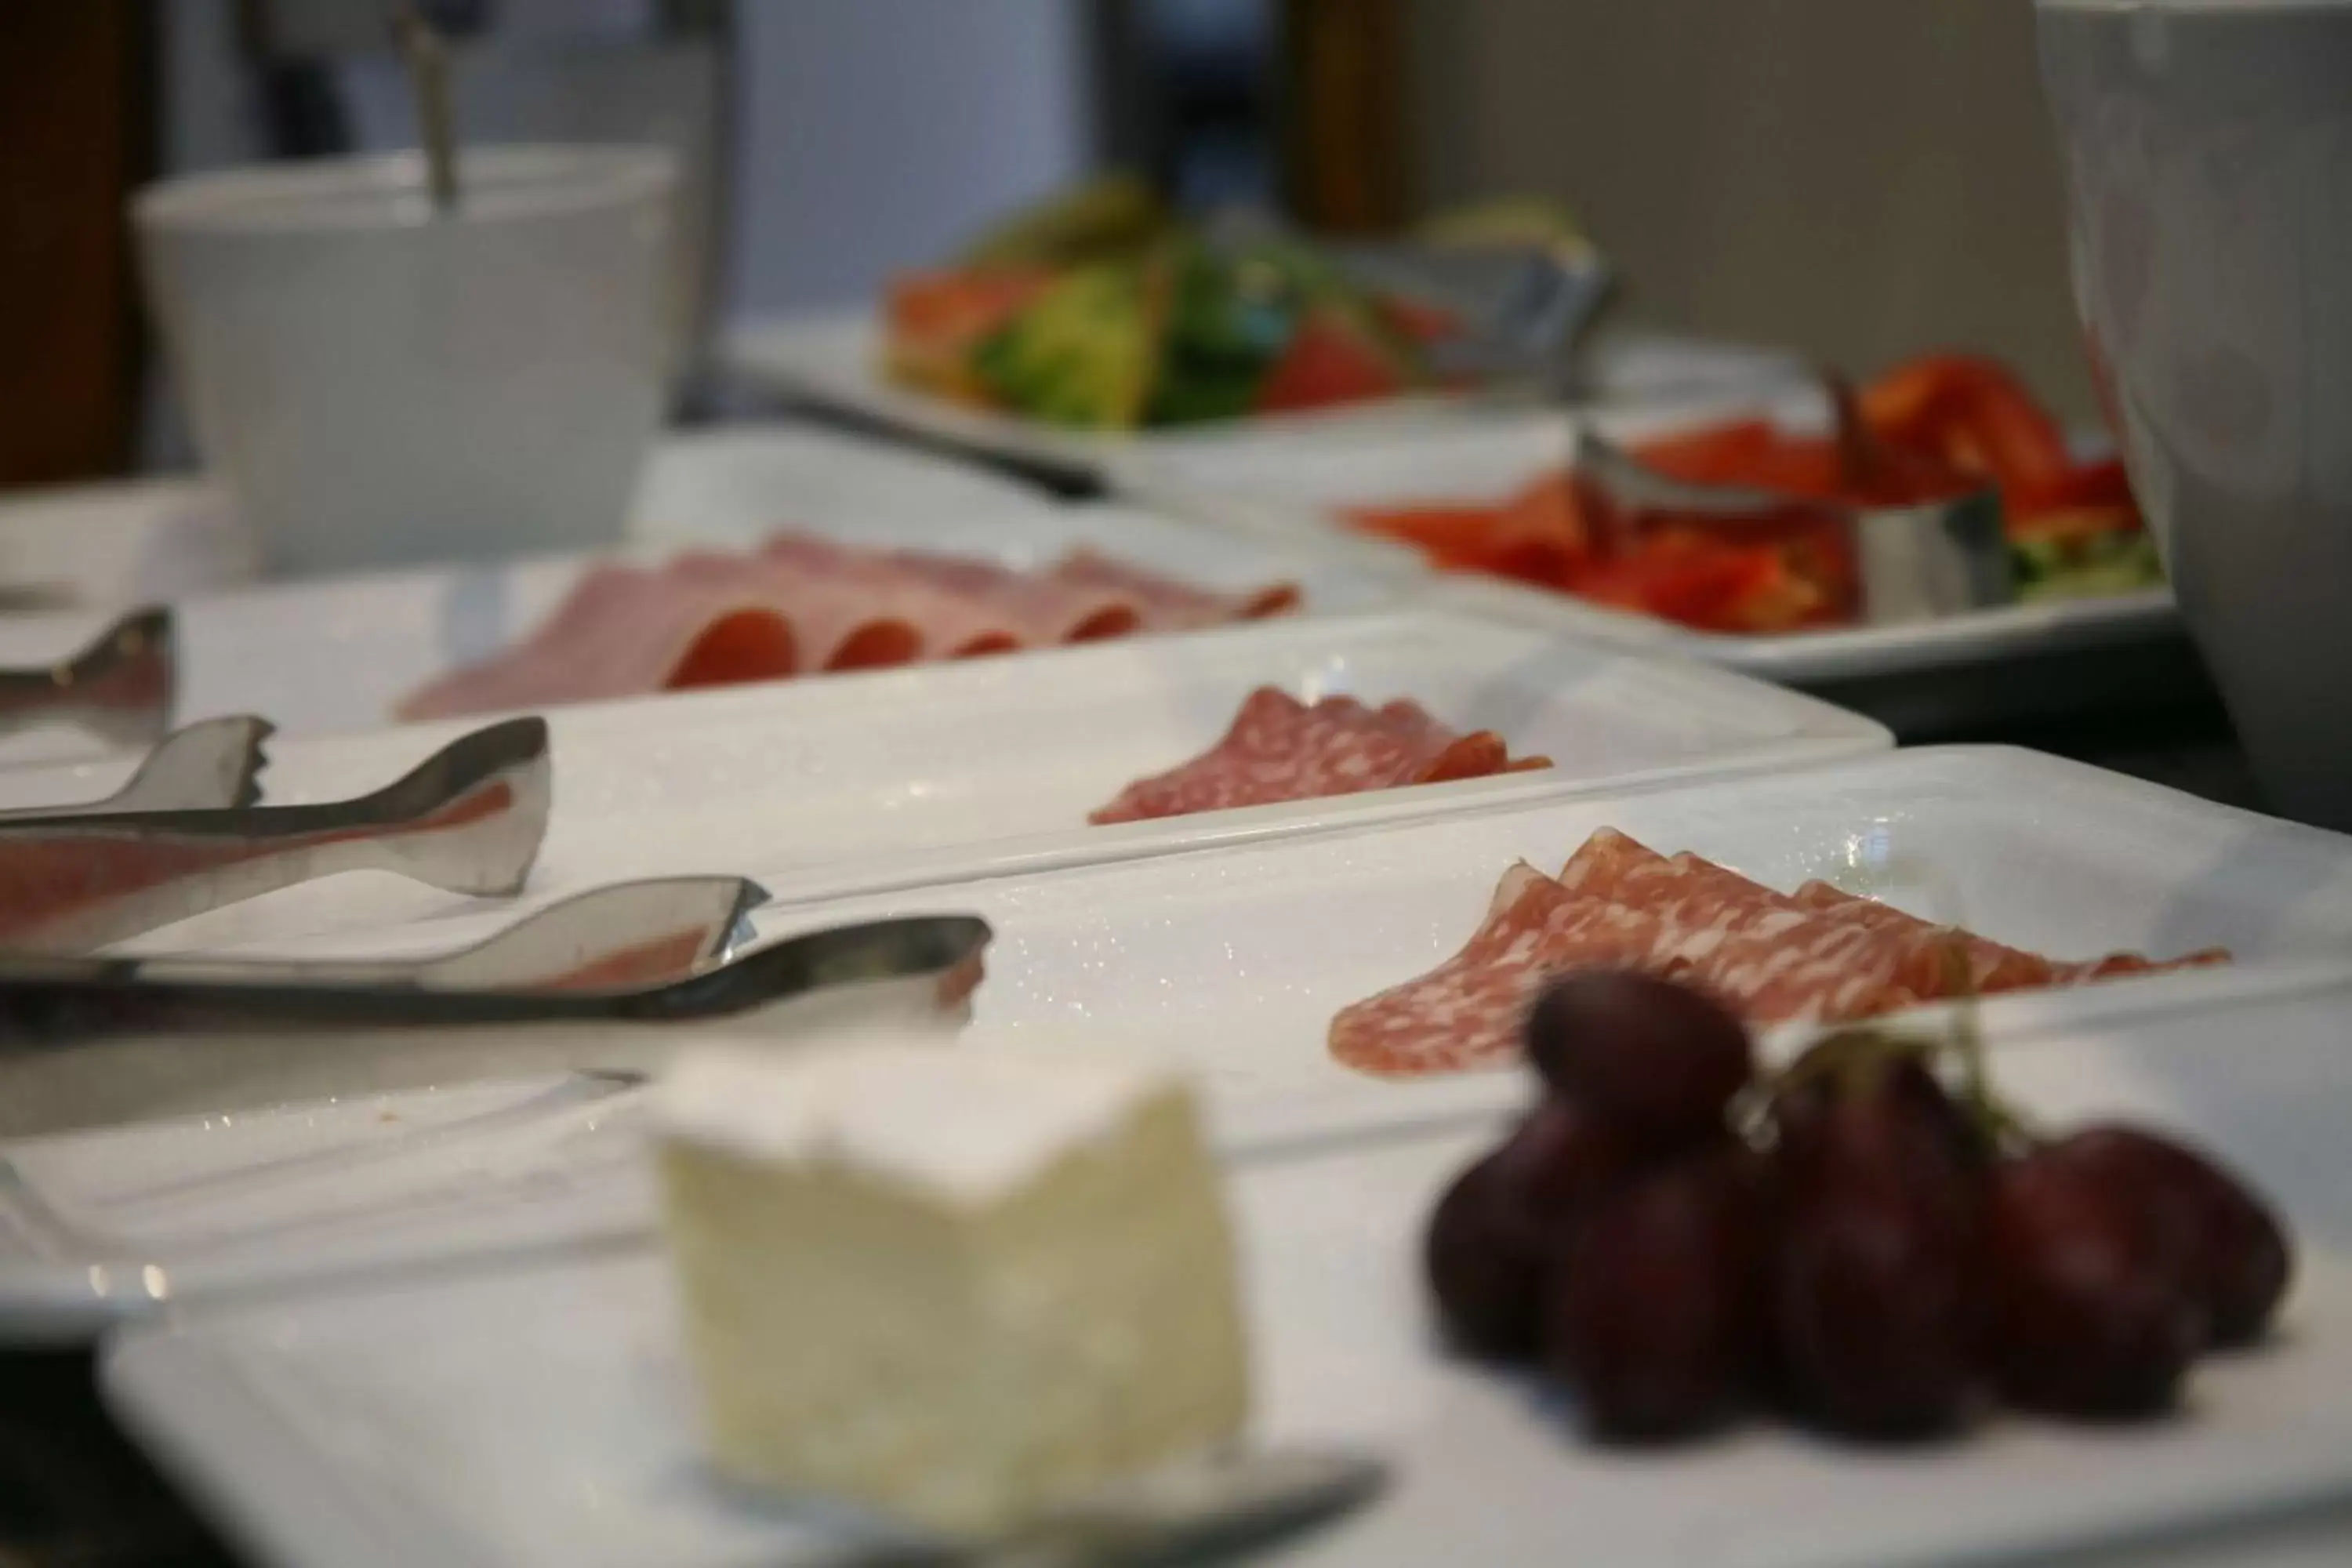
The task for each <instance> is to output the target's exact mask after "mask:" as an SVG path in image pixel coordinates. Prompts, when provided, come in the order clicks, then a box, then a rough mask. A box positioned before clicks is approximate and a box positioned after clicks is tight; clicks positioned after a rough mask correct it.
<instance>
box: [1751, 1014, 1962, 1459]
mask: <svg viewBox="0 0 2352 1568" xmlns="http://www.w3.org/2000/svg"><path fill="white" fill-rule="evenodd" d="M1802 1059H1803V1058H1800V1060H1802ZM1773 1117H1774V1122H1775V1125H1776V1128H1777V1131H1778V1134H1779V1139H1778V1142H1777V1143H1776V1144H1775V1147H1774V1150H1773V1160H1774V1164H1775V1166H1776V1168H1777V1169H1778V1170H1779V1171H1780V1175H1781V1179H1782V1187H1783V1192H1784V1194H1785V1196H1786V1203H1787V1208H1786V1212H1785V1214H1784V1215H1783V1220H1782V1227H1781V1232H1780V1255H1779V1258H1778V1260H1777V1267H1776V1269H1775V1274H1774V1279H1773V1298H1772V1310H1773V1332H1774V1349H1775V1351H1776V1352H1777V1355H1778V1363H1777V1370H1778V1371H1779V1373H1780V1377H1781V1379H1782V1381H1783V1383H1784V1384H1786V1391H1787V1393H1788V1394H1790V1397H1791V1398H1792V1399H1793V1400H1794V1402H1795V1403H1796V1404H1797V1405H1798V1406H1799V1407H1800V1408H1801V1409H1802V1410H1803V1411H1804V1412H1805V1413H1806V1414H1807V1415H1810V1416H1811V1417H1812V1418H1813V1419H1815V1420H1817V1421H1819V1422H1821V1423H1822V1424H1823V1425H1824V1426H1829V1427H1830V1428H1832V1430H1836V1431H1841V1432H1848V1433H1853V1434H1857V1435H1866V1436H1918V1435H1924V1434H1927V1433H1929V1432H1934V1431H1937V1430H1940V1429H1942V1428H1945V1427H1948V1426H1951V1425H1952V1424H1953V1423H1954V1422H1955V1421H1957V1420H1958V1417H1959V1415H1960V1414H1961V1412H1962V1410H1963V1408H1964V1406H1965V1405H1966V1402H1967V1399H1968V1395H1969V1387H1970V1381H1971V1380H1970V1376H1969V1370H1970V1356H1971V1351H1972V1349H1973V1344H1974V1339H1975V1331H1976V1327H1977V1316H1976V1311H1975V1289H1974V1279H1973V1268H1974V1263H1975V1258H1974V1227H1975V1224H1976V1218H1977V1211H1978V1208H1979V1196H1980V1189H1981V1185H1982V1183H1981V1178H1980V1170H1981V1167H1980V1166H1979V1164H1977V1163H1975V1156H1974V1153H1973V1151H1972V1146H1971V1145H1970V1144H1969V1142H1966V1141H1964V1140H1963V1139H1962V1138H1961V1136H1960V1134H1961V1133H1962V1132H1963V1131H1965V1130H1966V1126H1967V1124H1966V1122H1965V1121H1964V1119H1963V1118H1962V1117H1961V1116H1960V1114H1959V1112H1958V1110H1955V1109H1954V1108H1953V1106H1952V1103H1951V1101H1950V1100H1948V1098H1947V1097H1946V1096H1945V1094H1944V1090H1943V1087H1942V1086H1941V1085H1940V1084H1939V1083H1937V1081H1936V1078H1935V1075H1934V1074H1933V1073H1931V1072H1929V1071H1928V1070H1927V1068H1926V1067H1925V1066H1924V1065H1923V1064H1921V1063H1920V1062H1919V1061H1918V1060H1917V1059H1916V1058H1905V1057H1885V1056H1880V1057H1876V1058H1865V1059H1856V1060H1855V1061H1853V1063H1852V1064H1851V1065H1849V1066H1846V1067H1843V1068H1834V1069H1831V1070H1828V1071H1824V1072H1822V1073H1820V1074H1819V1075H1818V1076H1813V1075H1808V1074H1805V1073H1803V1072H1802V1071H1800V1074H1799V1078H1798V1081H1797V1082H1796V1083H1795V1084H1794V1085H1793V1086H1792V1087H1791V1088H1790V1089H1787V1090H1784V1091H1783V1092H1782V1093H1781V1094H1780V1095H1779V1096H1777V1097H1776V1098H1775V1100H1774V1102H1773Z"/></svg>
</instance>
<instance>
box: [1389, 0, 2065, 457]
mask: <svg viewBox="0 0 2352 1568" xmlns="http://www.w3.org/2000/svg"><path fill="white" fill-rule="evenodd" d="M1405 3H1406V4H1407V5H1409V7H1410V11H1409V22H1408V26H1407V28H1406V34H1407V38H1408V44H1407V49H1408V52H1409V56H1410V60H1409V66H1410V68H1409V70H1408V72H1407V77H1408V80H1409V82H1410V89H1409V90H1410V93H1411V99H1410V101H1409V103H1408V104H1407V106H1406V109H1405V113H1406V117H1407V122H1408V125H1409V127H1410V136H1409V142H1410V145H1411V148H1412V154H1411V157H1412V163H1411V166H1410V167H1409V169H1408V171H1407V177H1408V179H1409V182H1410V184H1411V185H1412V188H1413V190H1414V193H1415V197H1416V202H1417V205H1423V206H1426V205H1430V204H1433V203H1443V202H1445V201H1448V200H1454V199H1458V198H1461V197H1464V196H1468V195H1476V194H1479V193H1482V192H1489V191H1495V190H1513V189H1522V188H1524V189H1537V190H1543V191H1548V192H1550V193H1552V194H1555V195H1559V197H1561V198H1562V199H1564V200H1566V201H1568V202H1569V203H1570V204H1571V205H1573V206H1574V207H1575V208H1576V210H1577V211H1578V212H1579V213H1580V214H1581V215H1582V216H1584V218H1585V219H1586V220H1587V222H1588V223H1589V224H1590V225H1591V228H1592V230H1593V233H1594V235H1595V237H1597V238H1598V239H1599V240H1600V241H1601V245H1602V246H1603V247H1605V248H1606V249H1607V250H1608V251H1609V252H1610V253H1611V255H1612V257H1614V258H1616V259H1617V260H1618V261H1619V262H1620V263H1621V264H1622V267H1623V269H1624V272H1625V274H1626V276H1627V277H1628V278H1629V279H1631V280H1632V290H1631V293H1630V294H1629V297H1628V300H1627V301H1626V302H1627V305H1628V307H1629V308H1630V309H1631V310H1633V311H1635V312H1636V313H1638V314H1639V315H1640V316H1641V317H1643V319H1644V320H1647V321H1654V322H1657V323H1661V324H1665V325H1671V326H1674V327H1675V328H1677V329H1683V330H1688V331H1697V332H1704V333H1714V334H1718V335H1723V336H1727V337H1734V338H1746V339H1753V340H1758V341H1763V342H1784V343H1789V344H1792V345H1795V346H1798V347H1801V348H1803V349H1804V350H1806V351H1808V352H1810V353H1813V354H1815V355H1818V356H1821V357H1822V358H1825V359H1827V360H1829V361H1831V362H1832V363H1836V364H1839V365H1842V366H1844V367H1846V368H1848V369H1852V370H1857V371H1859V370H1866V369H1868V368H1870V367H1872V366H1874V365H1878V364H1882V363H1885V362H1887V361H1889V360H1892V359H1894V358H1895V357H1896V356H1898V355H1901V354H1904V353H1911V352H1914V351H1916V350H1919V349H1922V348H1927V347H1931V346H1935V345H1937V344H1945V343H1949V344H1961V345H1966V346H1968V347H1970V348H1972V349H1978V350H1982V351H1985V352H1989V353H1997V354H2000V355H2001V356H2003V357H2005V358H2007V359H2009V360H2011V361H2012V362H2013V363H2016V364H2017V365H2018V366H2019V367H2020V368H2021V370H2022V371H2023V372H2024V373H2025V374H2026V376H2027V378H2028V379H2029V380H2030V381H2031V382H2032V384H2034V385H2035V386H2036V387H2037V388H2039V389H2041V390H2042V391H2043V392H2044V393H2045V395H2048V396H2049V397H2050V398H2051V399H2052V400H2053V402H2054V403H2055V404H2056V405H2058V406H2059V407H2060V408H2062V409H2063V411H2065V412H2066V413H2067V414H2069V415H2070V416H2075V417H2078V418H2082V419H2089V418H2092V417H2093V416H2094V414H2095V410H2094V406H2093V404H2092V401H2091V395H2090V390H2089V384H2088V381H2087V379H2086V375H2085V373H2084V368H2083V363H2082V353H2081V347H2080V342H2079V340H2078V338H2077V336H2076V332H2075V326H2074V314H2073V307H2072V304H2071V302H2070V296H2069V294H2068V291H2067V290H2068V284H2067V279H2066V251H2065V237H2064V230H2063V209H2062V205H2061V193H2060V189H2059V183H2058V170H2057V161H2056V153H2055V149H2054V145H2053V141H2052V135H2051V129H2050V121H2049V115H2048V112H2047V110H2044V108H2043V107H2042V95H2041V87H2040V83H2039V80H2038V79H2037V77H2036V74H2035V72H2036V65H2035V58H2034V52H2033V13H2032V5H2031V4H2030V3H2029V0H1405Z"/></svg>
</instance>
